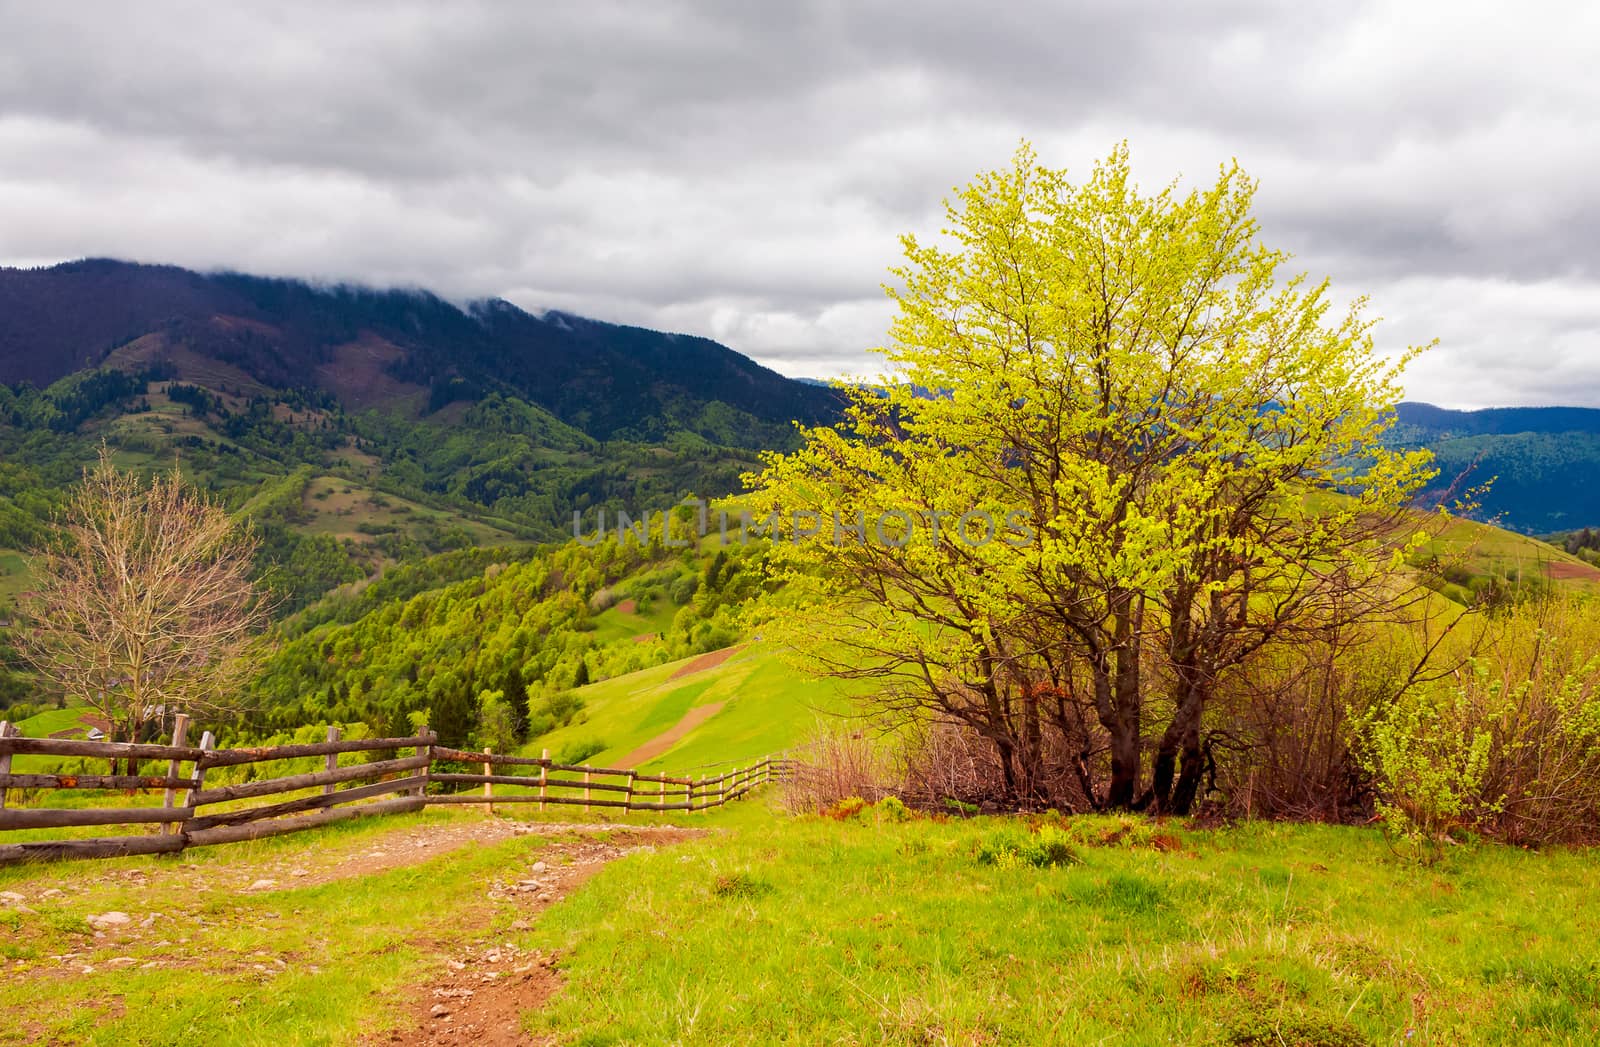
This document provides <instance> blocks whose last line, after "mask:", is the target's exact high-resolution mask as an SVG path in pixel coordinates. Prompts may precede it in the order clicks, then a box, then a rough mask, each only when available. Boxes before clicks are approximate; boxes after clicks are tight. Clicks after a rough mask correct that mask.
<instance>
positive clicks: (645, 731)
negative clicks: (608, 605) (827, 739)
mask: <svg viewBox="0 0 1600 1047" xmlns="http://www.w3.org/2000/svg"><path fill="white" fill-rule="evenodd" d="M608 613H609V612H608ZM690 661H692V659H685V660H681V661H677V662H670V663H668V664H666V665H658V666H655V667H653V668H650V669H644V670H641V671H639V672H636V673H629V674H627V675H626V676H618V677H613V678H612V679H609V680H605V681H602V682H600V683H596V684H590V685H589V686H587V687H583V688H580V689H579V691H578V692H577V693H578V694H579V696H581V697H582V698H583V701H584V708H583V712H582V713H581V714H580V719H579V721H577V722H574V723H572V724H570V725H568V726H566V727H563V728H561V729H560V730H557V731H553V732H551V733H550V734H547V735H545V736H544V737H542V738H540V739H538V740H537V742H535V743H534V744H533V745H532V746H530V749H542V748H549V749H550V750H551V751H552V752H559V751H560V750H561V748H562V747H563V746H566V745H569V744H572V743H574V742H579V741H585V740H589V739H598V740H600V741H603V742H604V743H605V749H604V750H602V751H601V752H600V753H598V754H596V755H595V756H593V757H591V758H590V759H589V760H588V761H587V762H588V763H591V764H594V765H596V766H614V763H612V762H610V761H616V760H619V759H621V758H622V757H624V756H626V755H627V754H629V753H631V752H633V751H634V750H635V749H637V748H639V746H641V745H643V744H644V743H645V742H648V741H650V740H651V739H652V738H655V737H656V736H657V735H659V734H661V733H663V732H664V731H666V730H668V729H669V728H671V727H672V726H673V725H674V724H676V723H677V722H678V721H679V720H681V719H682V718H683V716H684V715H685V714H686V713H688V712H689V711H690V710H691V709H694V708H696V707H698V706H703V705H711V704H715V703H722V710H721V711H720V712H718V713H716V714H715V715H714V716H712V717H711V718H710V719H709V720H706V721H705V722H704V723H702V724H700V725H699V726H698V727H696V728H695V729H694V730H693V731H691V732H690V733H689V734H688V735H686V736H685V737H684V738H683V739H682V740H680V741H679V742H678V743H677V744H676V745H674V746H673V747H672V748H670V749H668V750H667V751H666V752H665V753H664V754H662V755H661V756H659V757H656V758H655V759H653V760H648V761H646V762H645V763H643V764H641V765H640V769H641V770H647V771H651V772H658V771H660V770H663V769H665V770H669V771H673V772H678V771H687V770H689V769H690V768H693V767H696V766H699V765H704V764H710V763H714V762H726V761H734V762H737V761H740V760H745V759H753V758H755V757H759V756H762V755H765V754H766V753H770V752H775V751H777V750H780V749H784V748H786V747H788V746H791V745H794V744H796V743H797V742H800V741H802V740H803V739H804V738H805V737H806V736H807V735H808V734H809V733H810V731H811V730H812V728H813V726H814V725H815V722H816V720H817V716H818V712H819V711H820V710H836V709H838V707H839V705H840V703H841V695H842V694H843V693H844V688H843V685H841V684H840V683H839V682H837V681H833V680H813V679H810V678H808V677H806V676H805V675H803V674H800V673H796V672H795V671H794V670H793V669H792V668H790V667H789V666H787V665H785V664H784V663H783V661H782V660H781V658H780V655H779V653H778V651H777V650H776V649H775V648H774V647H773V646H772V645H770V644H763V643H760V642H759V641H758V642H755V643H752V644H750V645H748V646H746V647H745V648H743V649H741V650H740V651H738V652H736V653H735V654H734V655H733V656H732V657H731V658H729V659H728V660H727V661H725V662H723V663H722V664H721V665H718V666H715V667H713V668H710V669H705V670H701V671H699V672H695V673H691V674H689V675H686V676H681V677H678V678H677V679H673V675H674V674H675V673H677V672H678V671H679V670H681V669H682V668H683V667H684V666H686V665H687V664H689V662H690Z"/></svg>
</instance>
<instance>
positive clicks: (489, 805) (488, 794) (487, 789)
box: [483, 745, 516, 814]
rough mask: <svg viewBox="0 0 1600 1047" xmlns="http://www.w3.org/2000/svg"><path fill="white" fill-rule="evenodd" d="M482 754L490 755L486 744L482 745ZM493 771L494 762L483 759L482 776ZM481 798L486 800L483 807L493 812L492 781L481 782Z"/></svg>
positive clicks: (486, 775) (487, 775)
mask: <svg viewBox="0 0 1600 1047" xmlns="http://www.w3.org/2000/svg"><path fill="white" fill-rule="evenodd" d="M483 755H485V756H488V755H490V753H489V747H488V746H487V745H485V746H484V747H483ZM515 770H516V768H514V767H513V768H512V769H511V771H515ZM511 771H507V772H506V773H507V774H510V773H511ZM493 773H494V764H492V763H490V762H489V761H488V760H485V761H483V776H484V777H485V778H487V777H489V776H490V775H491V774H493ZM483 798H484V800H485V801H487V802H485V803H484V807H485V808H486V809H487V810H488V811H489V813H490V814H493V813H494V783H493V782H484V783H483Z"/></svg>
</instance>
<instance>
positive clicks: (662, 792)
mask: <svg viewBox="0 0 1600 1047" xmlns="http://www.w3.org/2000/svg"><path fill="white" fill-rule="evenodd" d="M656 803H658V804H660V805H661V810H659V811H657V812H656V813H657V814H659V815H661V817H663V818H665V817H666V816H667V776H666V773H665V772H662V775H661V787H660V788H659V789H657V790H656Z"/></svg>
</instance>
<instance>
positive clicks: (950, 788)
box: [896, 723, 1006, 810]
mask: <svg viewBox="0 0 1600 1047" xmlns="http://www.w3.org/2000/svg"><path fill="white" fill-rule="evenodd" d="M896 755H897V757H898V760H897V765H898V771H899V774H898V778H899V783H898V784H899V788H900V790H901V799H903V800H905V801H906V802H907V803H909V804H911V805H912V806H914V807H923V808H927V809H930V810H931V809H936V808H940V807H943V806H944V805H945V804H946V802H947V801H950V800H955V801H958V802H959V803H964V804H971V805H976V806H979V807H982V806H986V805H992V804H993V803H995V802H996V801H997V800H1001V799H1003V798H1004V796H1005V794H1006V791H1005V774H1004V772H1003V769H1002V768H1001V766H1000V758H999V757H998V756H997V755H996V753H995V748H994V745H993V744H992V743H990V742H989V741H987V740H985V739H983V738H980V737H978V734H977V732H976V731H973V730H972V729H971V728H969V727H961V726H957V725H955V724H947V723H943V724H932V725H929V726H927V727H925V728H923V729H922V730H921V731H920V732H918V733H917V734H915V735H912V736H910V737H908V738H906V739H905V740H904V742H903V743H902V745H901V747H900V749H899V752H898V753H897V754H896Z"/></svg>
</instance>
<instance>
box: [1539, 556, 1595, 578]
mask: <svg viewBox="0 0 1600 1047" xmlns="http://www.w3.org/2000/svg"><path fill="white" fill-rule="evenodd" d="M1544 573H1545V574H1547V575H1549V576H1550V580H1551V581H1554V582H1569V581H1573V580H1575V579H1582V580H1583V581H1587V582H1600V568H1597V567H1590V566H1589V565H1588V564H1586V563H1568V562H1566V561H1564V560H1562V561H1547V562H1546V563H1545V565H1544Z"/></svg>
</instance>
